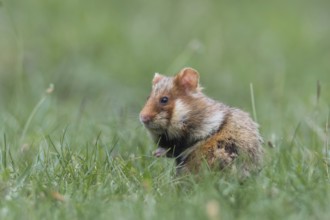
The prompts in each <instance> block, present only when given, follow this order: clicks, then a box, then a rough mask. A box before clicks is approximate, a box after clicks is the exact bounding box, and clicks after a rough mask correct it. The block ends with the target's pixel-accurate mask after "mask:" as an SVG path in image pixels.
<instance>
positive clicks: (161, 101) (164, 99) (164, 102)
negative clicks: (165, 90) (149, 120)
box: [159, 96, 168, 104]
mask: <svg viewBox="0 0 330 220" xmlns="http://www.w3.org/2000/svg"><path fill="white" fill-rule="evenodd" d="M159 102H160V103H161V104H166V103H167V102H168V97H166V96H164V97H162V98H160V100H159Z"/></svg>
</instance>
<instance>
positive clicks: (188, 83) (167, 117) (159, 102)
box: [140, 68, 201, 137]
mask: <svg viewBox="0 0 330 220" xmlns="http://www.w3.org/2000/svg"><path fill="white" fill-rule="evenodd" d="M198 93H201V87H200V86H199V74H198V72H197V71H196V70H194V69H192V68H184V69H182V70H181V71H180V72H179V73H178V74H177V75H175V76H174V77H167V76H163V75H161V74H158V73H156V74H155V76H154V78H153V80H152V91H151V93H150V96H149V97H148V99H147V102H146V103H145V105H144V107H143V109H142V110H141V112H140V121H141V123H142V124H143V125H144V126H145V127H146V128H147V129H148V130H149V131H150V132H151V133H152V134H155V135H162V134H166V135H167V136H169V137H180V136H181V135H183V132H184V131H185V129H186V121H187V120H188V119H189V113H190V112H191V110H192V109H191V106H190V105H189V102H191V101H192V99H193V98H194V95H196V94H198Z"/></svg>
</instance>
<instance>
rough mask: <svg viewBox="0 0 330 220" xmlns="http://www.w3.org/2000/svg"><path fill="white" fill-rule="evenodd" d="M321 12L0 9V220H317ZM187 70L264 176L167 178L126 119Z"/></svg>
mask: <svg viewBox="0 0 330 220" xmlns="http://www.w3.org/2000/svg"><path fill="white" fill-rule="evenodd" d="M329 12H330V2H329V1H323V0H316V1H305V0H300V1H298V0H292V1H284V0H279V1H261V0H253V1H242V0H238V1H228V0H222V1H216V0H208V1H198V0H168V1H146V0H136V1H130V2H127V1H116V0H113V1H101V0H95V1H78V0H70V1H65V0H57V1H44V0H24V1H22V0H0V219H6V220H7V219H116V220H119V219H159V220H161V219H211V220H214V219H299V220H301V219H329V216H330V209H329V202H330V174H329V168H330V146H329V136H330V132H329V129H330V126H329V116H330V24H329V21H330V13H329ZM186 66H191V67H193V68H195V69H197V70H198V71H199V72H200V75H201V84H202V85H203V87H204V88H205V90H204V92H205V93H206V94H208V95H209V96H210V97H213V98H214V99H217V100H219V101H222V102H224V103H226V104H228V105H231V106H235V107H238V108H241V109H243V110H245V111H247V112H249V113H250V114H251V115H252V117H253V118H255V120H257V121H258V123H259V124H260V131H261V134H262V136H263V138H264V141H265V143H264V149H265V161H264V164H263V169H262V170H261V172H260V173H259V174H257V175H254V176H252V177H250V178H248V179H246V180H244V181H241V180H240V179H239V178H238V177H237V176H236V175H233V174H230V173H226V172H215V171H208V170H205V171H204V172H202V173H201V174H200V176H199V177H198V178H196V177H192V176H176V175H175V172H174V171H175V170H174V168H175V167H174V164H173V162H174V161H173V160H171V159H166V158H154V157H152V151H153V150H154V149H155V148H156V146H155V144H153V143H152V141H151V140H150V138H149V137H148V135H147V133H146V131H145V129H144V128H143V126H142V125H141V124H140V122H139V119H138V114H139V111H140V109H141V108H142V106H143V104H144V102H145V100H146V97H147V96H148V93H149V91H150V88H151V80H152V77H153V74H154V73H155V72H160V73H163V74H168V75H173V74H175V73H176V72H177V71H179V70H180V69H181V68H182V67H186Z"/></svg>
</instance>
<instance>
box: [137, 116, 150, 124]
mask: <svg viewBox="0 0 330 220" xmlns="http://www.w3.org/2000/svg"><path fill="white" fill-rule="evenodd" d="M151 119H152V117H151V115H140V121H141V122H142V123H144V124H148V123H149V122H150V121H151Z"/></svg>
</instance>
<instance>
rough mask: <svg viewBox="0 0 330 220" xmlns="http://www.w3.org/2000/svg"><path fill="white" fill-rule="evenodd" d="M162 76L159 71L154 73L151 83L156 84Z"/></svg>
mask: <svg viewBox="0 0 330 220" xmlns="http://www.w3.org/2000/svg"><path fill="white" fill-rule="evenodd" d="M162 78H164V76H163V75H160V74H159V73H155V75H154V78H153V80H152V85H156V84H157V83H158V82H159V81H160V80H161V79H162Z"/></svg>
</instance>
